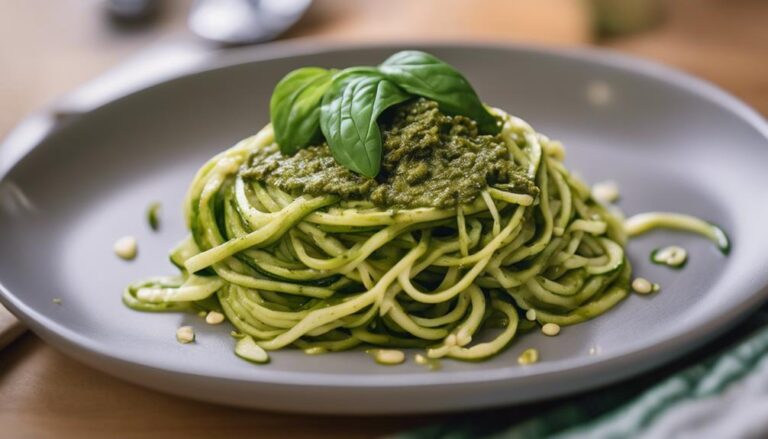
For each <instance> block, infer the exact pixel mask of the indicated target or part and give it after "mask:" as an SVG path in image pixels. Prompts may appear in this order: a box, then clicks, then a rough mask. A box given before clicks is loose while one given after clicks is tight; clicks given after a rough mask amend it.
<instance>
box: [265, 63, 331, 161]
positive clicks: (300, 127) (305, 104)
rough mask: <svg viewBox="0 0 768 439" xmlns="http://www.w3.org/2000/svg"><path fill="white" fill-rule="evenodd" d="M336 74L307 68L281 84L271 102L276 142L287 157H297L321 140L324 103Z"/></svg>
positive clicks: (283, 80) (316, 68)
mask: <svg viewBox="0 0 768 439" xmlns="http://www.w3.org/2000/svg"><path fill="white" fill-rule="evenodd" d="M334 73H335V72H334V71H330V70H326V69H322V68H319V67H304V68H301V69H298V70H294V71H292V72H291V73H289V74H287V75H286V76H285V77H284V78H283V79H281V80H280V82H278V83H277V86H276V87H275V91H274V92H272V98H271V99H270V101H269V112H270V116H271V119H272V127H273V128H274V130H275V141H276V142H277V144H278V145H280V151H282V152H283V154H289V155H290V154H294V153H296V151H298V150H299V149H301V148H303V147H305V146H307V145H309V143H310V142H311V141H312V140H313V139H314V138H315V137H317V135H318V134H319V128H320V103H321V101H322V99H323V95H324V94H325V92H326V91H327V90H328V88H329V87H330V86H331V83H332V78H333V74H334Z"/></svg>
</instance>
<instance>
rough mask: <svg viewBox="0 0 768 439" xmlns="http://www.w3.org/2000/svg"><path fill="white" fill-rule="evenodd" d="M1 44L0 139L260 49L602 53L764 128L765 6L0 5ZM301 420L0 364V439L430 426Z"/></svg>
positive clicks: (409, 1)
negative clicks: (57, 110) (634, 60)
mask: <svg viewBox="0 0 768 439" xmlns="http://www.w3.org/2000/svg"><path fill="white" fill-rule="evenodd" d="M0 32H2V36H3V38H2V39H0V102H1V103H2V110H1V111H0V137H4V136H5V135H7V134H8V133H9V132H10V131H11V130H12V129H13V127H14V126H15V125H16V124H18V123H19V122H20V121H21V120H22V119H23V118H24V117H25V116H26V115H27V114H29V113H32V112H34V111H38V110H40V109H41V108H43V107H46V106H50V105H58V103H59V102H60V101H61V96H64V95H66V94H67V93H70V92H71V91H72V90H75V89H78V88H79V87H81V86H82V85H83V84H86V83H93V81H94V80H97V79H98V78H104V77H105V76H104V75H107V76H109V75H110V73H109V72H112V73H111V75H112V77H117V79H118V81H122V80H128V79H129V78H126V77H124V76H120V75H117V76H115V74H114V72H116V71H120V66H121V65H122V66H125V65H128V64H131V63H133V65H136V63H137V60H140V61H141V62H142V63H143V64H141V65H142V67H141V68H131V69H125V68H123V69H122V71H123V72H125V71H131V72H134V73H136V74H138V75H139V76H141V75H144V76H145V77H147V78H149V79H151V78H150V77H151V76H152V75H153V74H154V73H153V72H159V71H166V72H167V71H168V69H171V70H172V69H173V67H174V65H175V63H180V62H182V60H184V59H189V57H190V56H192V57H195V56H201V55H206V54H215V53H217V51H232V50H243V48H242V47H243V46H244V45H246V44H267V43H268V41H271V40H292V41H295V42H297V43H300V42H302V41H304V42H319V41H334V42H341V43H359V42H376V41H402V42H404V43H406V42H413V41H436V40H439V41H453V42H457V41H461V42H464V41H470V42H495V43H522V44H537V45H544V46H549V45H552V46H558V47H589V46H597V47H603V48H608V49H612V50H617V51H620V52H624V53H628V54H632V55H637V56H641V57H644V58H649V59H652V60H656V61H659V62H662V63H664V64H667V65H671V66H674V67H677V68H679V69H682V70H684V71H686V72H688V73H691V74H694V75H697V76H700V77H702V78H704V79H707V80H709V81H711V82H714V83H715V84H717V85H719V86H720V87H722V88H724V89H726V90H727V91H729V92H731V93H733V94H735V95H736V96H738V97H739V98H741V99H742V100H744V101H746V102H747V103H748V104H750V105H751V106H753V107H755V108H756V109H757V110H758V111H759V112H761V113H762V114H763V115H766V114H768V0H536V1H532V0H357V1H350V0H314V1H311V0H261V1H258V0H198V1H191V0H0ZM406 45H407V44H404V46H406ZM175 51H176V52H178V53H179V54H180V55H179V56H178V57H174V56H171V55H172V54H173V53H176V52H175ZM147 54H155V56H147ZM157 54H163V55H162V56H157ZM147 78H144V79H147ZM139 79H141V78H139ZM131 80H135V78H134V79H131ZM113 83H114V82H113ZM0 245H2V243H0ZM1 308H2V307H1V306H0V347H2V345H3V344H4V343H6V342H10V336H8V337H6V339H5V340H4V339H3V334H4V333H5V334H11V333H13V336H14V338H15V335H17V334H18V333H19V332H20V331H18V330H15V331H7V330H6V329H7V328H11V327H16V328H18V325H17V323H15V321H14V320H13V319H12V317H10V315H9V314H7V312H5V311H4V310H3V309H1ZM4 313H5V314H4ZM537 409H538V407H537V406H529V407H522V408H519V409H516V410H515V413H514V414H511V413H510V412H509V411H506V412H500V411H497V412H492V413H490V414H489V415H487V416H491V417H493V416H503V417H505V419H506V418H507V417H508V416H513V417H514V416H523V415H524V414H525V413H531V412H533V411H535V410H537ZM94 418H96V419H99V425H98V426H95V425H94V424H93V423H92V422H90V421H89V419H94ZM130 419H141V420H142V422H126V420H130ZM297 419H298V417H296V416H292V415H278V414H266V413H258V412H251V411H245V410H235V409H229V408H225V407H216V406H211V405H208V404H203V403H198V402H192V401H186V400H181V399H179V398H175V397H172V396H166V395H161V394H158V393H155V392H152V391H149V390H145V389H142V388H138V387H136V386H133V385H130V384H127V383H123V382H121V381H118V380H116V379H114V378H111V377H108V376H106V375H104V374H102V373H99V372H95V371H93V370H90V369H88V368H86V367H85V366H82V365H80V364H79V363H76V362H75V361H74V360H71V359H69V358H67V357H64V356H63V355H61V354H59V353H58V352H57V351H55V350H53V348H51V347H48V346H46V345H45V344H44V343H43V342H42V341H40V340H39V339H38V338H37V337H36V336H34V335H33V334H31V333H27V334H25V335H23V336H21V337H20V338H19V339H18V340H16V341H14V342H13V344H11V345H9V346H7V347H5V348H4V349H3V350H2V351H0V437H6V436H4V432H26V433H29V434H30V436H29V437H42V436H37V434H43V435H45V436H46V437H54V436H55V437H80V436H79V435H80V434H84V433H94V431H96V432H98V431H101V432H102V433H104V434H105V437H106V436H108V435H109V433H114V432H116V431H121V432H123V433H125V436H123V437H152V436H153V435H154V434H157V433H163V434H166V433H169V434H170V433H175V434H181V433H183V435H184V437H198V436H199V437H208V436H210V435H211V434H221V433H226V432H230V433H238V432H239V433H244V432H253V433H263V434H265V435H269V432H273V433H275V432H279V433H280V434H283V435H285V436H288V437H302V436H304V437H306V436H314V435H316V434H318V433H321V432H325V433H329V434H330V435H332V436H334V437H366V436H369V435H370V434H371V433H372V432H379V433H384V432H394V431H398V430H401V429H403V428H409V427H414V426H420V425H426V424H428V423H431V422H434V421H435V420H437V419H439V418H438V417H414V418H403V419H397V420H393V419H391V418H374V419H366V418H355V419H345V420H344V421H343V422H340V420H339V419H338V418H330V419H329V418H322V417H310V416H303V417H301V421H300V422H299V421H297ZM224 420H226V422H227V424H226V425H227V426H228V427H227V428H228V430H222V425H224V424H223V421H224ZM94 429H95V430H94ZM8 437H26V436H23V435H20V436H17V435H13V436H8ZM166 437H171V436H166Z"/></svg>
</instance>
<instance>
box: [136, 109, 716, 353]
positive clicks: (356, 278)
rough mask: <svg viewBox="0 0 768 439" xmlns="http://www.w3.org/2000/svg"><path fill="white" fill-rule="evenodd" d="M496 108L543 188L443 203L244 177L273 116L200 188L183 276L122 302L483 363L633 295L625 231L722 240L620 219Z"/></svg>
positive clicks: (511, 147) (317, 341)
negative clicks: (535, 332) (521, 336)
mask: <svg viewBox="0 0 768 439" xmlns="http://www.w3.org/2000/svg"><path fill="white" fill-rule="evenodd" d="M494 111H495V113H496V114H497V115H498V116H499V117H500V118H501V119H502V120H503V129H502V133H501V138H502V139H503V141H504V143H505V144H506V146H507V149H508V152H509V155H508V160H510V161H513V162H514V163H515V164H516V165H518V166H519V167H520V168H521V169H523V170H524V171H525V173H526V175H527V177H528V178H529V179H530V180H531V181H532V182H533V183H535V186H536V187H537V188H538V195H536V196H532V195H530V194H520V193H514V192H513V191H510V190H509V187H508V186H505V187H494V186H493V185H492V184H491V185H490V186H488V187H487V188H485V189H484V190H483V191H482V192H481V195H480V196H478V197H477V198H476V199H475V200H474V201H473V202H471V203H466V204H464V205H459V206H458V207H456V208H448V209H445V208H432V207H424V208H413V209H386V208H380V207H376V206H374V205H373V204H371V203H370V202H367V201H345V200H341V199H340V198H339V197H337V196H332V195H325V196H310V195H301V196H293V195H291V194H289V193H286V192H284V191H282V190H280V189H278V188H276V187H273V186H270V185H268V184H266V183H264V182H259V181H250V180H248V179H244V178H243V176H242V175H241V172H242V170H243V169H244V168H245V166H246V164H247V162H248V159H249V157H251V156H252V155H253V154H254V153H255V152H257V151H259V150H261V149H263V148H268V147H274V146H275V145H274V136H273V131H272V127H271V126H270V125H267V126H266V127H265V128H264V129H263V130H261V131H260V132H259V133H258V134H257V135H255V136H253V137H251V138H248V139H245V140H243V141H241V142H240V143H238V144H237V145H235V146H234V147H232V148H231V149H229V150H227V151H224V152H222V153H220V154H218V155H217V156H215V157H214V158H212V159H211V160H210V161H209V162H208V163H206V164H205V165H204V166H203V167H202V168H201V169H200V170H199V172H198V173H197V175H196V176H195V178H194V180H193V181H192V184H191V185H190V187H189V192H188V194H187V197H186V201H185V204H184V213H185V216H186V223H187V226H188V228H189V230H190V236H189V237H188V238H187V239H185V240H184V241H183V242H182V243H181V244H180V245H179V246H178V247H177V248H176V249H174V250H173V252H172V254H171V260H172V261H173V262H174V264H176V265H177V266H178V267H179V268H180V269H181V272H182V273H181V275H179V276H173V277H157V278H150V279H147V280H143V281H140V282H137V283H135V284H132V285H130V286H129V287H128V288H127V289H126V290H125V293H124V297H123V300H124V302H125V304H126V305H128V306H129V307H131V308H134V309H137V310H144V311H183V310H189V309H203V310H211V309H216V310H220V311H221V312H223V313H224V314H225V316H226V318H227V319H228V320H229V322H230V323H231V324H232V325H233V326H234V327H235V328H236V329H237V331H236V333H235V335H236V336H237V337H238V338H241V339H246V340H247V342H244V343H242V345H248V346H250V347H251V350H253V344H252V343H251V340H252V341H253V342H254V343H255V345H257V346H258V347H260V348H261V349H264V350H267V351H270V350H277V349H282V348H287V347H295V348H299V349H302V350H304V351H305V352H307V353H318V352H327V351H341V350H347V349H351V348H354V347H356V346H358V345H361V344H365V345H369V346H370V345H372V346H375V347H382V348H410V347H415V348H425V349H427V355H428V357H430V358H441V357H449V358H455V359H460V360H480V359H484V358H487V357H490V356H493V355H495V354H496V353H498V352H500V351H501V350H503V349H504V348H505V347H507V346H508V345H509V344H510V343H511V341H512V340H513V339H514V338H515V336H516V335H517V333H518V332H520V331H522V330H526V329H531V328H532V327H533V326H534V325H535V322H531V321H529V320H527V319H525V318H520V317H519V316H520V315H525V313H526V311H527V310H535V313H531V314H535V319H536V321H537V322H538V324H540V325H544V324H546V323H554V324H557V325H572V324H576V323H580V322H583V321H585V320H587V319H591V318H593V317H595V316H598V315H600V314H602V313H604V312H606V311H607V310H609V309H610V308H612V307H613V306H615V305H616V304H617V303H619V302H620V301H621V300H622V299H624V298H625V297H626V296H627V294H628V291H629V283H630V276H631V268H630V264H629V262H628V260H627V257H626V254H625V251H624V246H625V244H626V239H627V231H628V232H629V234H638V233H642V232H644V231H646V230H647V229H648V228H650V227H656V226H670V227H688V226H690V228H694V229H697V230H699V231H700V232H702V233H704V234H705V235H707V236H710V237H711V239H713V240H716V241H718V242H721V238H720V237H719V236H716V235H713V234H712V233H714V232H712V230H711V229H709V228H707V227H706V226H708V224H707V223H704V222H702V221H700V220H696V221H698V222H696V221H693V220H695V219H693V220H691V219H690V217H682V216H678V217H671V216H658V215H657V216H650V217H648V216H646V217H634V218H631V219H630V220H629V222H628V224H627V227H626V228H625V225H624V224H623V223H622V221H621V220H620V219H619V218H617V217H616V216H614V215H613V214H612V213H611V212H609V211H608V210H607V209H606V208H605V207H604V206H602V205H601V204H599V203H597V202H596V201H595V200H593V199H592V198H591V196H590V192H589V188H588V187H587V186H586V185H585V184H584V183H582V182H581V181H580V180H578V179H577V178H576V177H575V176H573V175H571V174H570V173H569V172H568V171H567V169H566V168H565V166H564V165H563V163H562V159H563V148H562V145H561V144H560V143H559V142H554V141H551V140H549V139H548V138H546V137H545V136H543V135H541V134H539V133H537V132H535V131H534V130H533V129H532V128H531V126H530V125H528V124H527V123H526V122H524V121H522V120H521V119H519V118H516V117H513V116H510V115H507V114H505V113H503V112H502V111H500V110H494ZM692 221H693V222H692ZM718 230H719V229H718ZM484 330H485V331H484ZM257 351H258V350H257ZM258 352H260V351H258ZM241 356H243V355H241ZM244 358H246V357H245V356H244ZM259 358H260V359H261V355H260V354H259ZM254 361H256V360H254ZM259 361H260V360H259Z"/></svg>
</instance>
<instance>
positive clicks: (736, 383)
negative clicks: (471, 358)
mask: <svg viewBox="0 0 768 439" xmlns="http://www.w3.org/2000/svg"><path fill="white" fill-rule="evenodd" d="M398 437H400V438H402V439H432V438H451V439H461V438H484V437H485V438H495V439H502V438H503V439H513V438H543V437H546V438H559V439H566V438H568V439H570V438H584V437H586V438H590V439H592V438H628V437H632V438H692V439H693V438H697V439H698V438H729V439H730V438H761V437H768V307H763V308H762V309H760V310H759V311H758V312H756V313H755V314H754V315H752V316H750V317H749V318H748V319H746V321H745V322H743V323H742V324H740V325H739V326H738V327H736V328H735V329H733V330H731V331H730V332H729V333H727V334H726V335H725V336H723V337H720V338H719V339H717V340H716V341H714V342H712V343H710V344H708V345H707V346H705V347H704V348H702V349H700V350H698V351H697V352H695V353H694V354H691V355H689V356H686V357H685V358H683V359H682V360H680V361H677V362H676V363H674V364H672V365H670V366H667V367H664V368H662V369H660V370H658V371H655V372H651V373H649V374H645V375H642V376H640V377H638V378H635V379H633V380H629V381H625V382H620V383H617V384H614V385H612V386H609V387H606V388H602V389H598V390H596V391H592V392H589V393H586V394H582V395H579V396H575V397H569V398H567V399H564V400H559V401H550V402H547V403H539V404H535V405H531V406H519V407H513V408H509V409H503V410H494V411H490V412H477V413H468V414H464V415H460V416H457V417H455V418H453V419H452V420H451V421H450V422H447V423H443V424H438V425H432V426H428V427H426V428H422V429H419V430H414V431H410V432H405V433H403V434H401V435H399V436H398Z"/></svg>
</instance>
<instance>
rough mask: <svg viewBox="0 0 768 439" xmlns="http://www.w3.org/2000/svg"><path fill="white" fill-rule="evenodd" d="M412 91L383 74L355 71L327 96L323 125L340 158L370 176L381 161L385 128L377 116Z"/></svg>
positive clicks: (332, 146) (332, 150) (333, 149)
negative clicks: (380, 126)
mask: <svg viewBox="0 0 768 439" xmlns="http://www.w3.org/2000/svg"><path fill="white" fill-rule="evenodd" d="M409 97H410V95H409V94H408V93H406V92H405V91H403V90H402V89H401V88H400V87H398V86H396V85H395V84H394V83H393V82H391V81H389V80H387V79H386V78H384V77H383V76H381V75H373V74H366V75H355V76H353V77H351V78H350V79H348V80H347V81H345V82H343V83H342V84H340V85H339V86H338V87H337V89H334V90H331V92H330V93H326V95H325V96H324V97H323V104H322V107H320V129H322V131H323V135H324V136H325V139H326V141H327V142H328V146H329V147H330V148H331V153H332V154H333V158H334V159H336V161H337V162H338V163H339V164H341V165H343V166H345V167H347V168H349V169H351V170H353V171H355V172H357V173H359V174H362V175H365V176H366V177H375V176H376V174H378V173H379V167H380V165H381V131H380V130H379V125H378V123H377V122H376V119H378V118H379V116H380V115H381V113H382V112H384V110H386V109H387V108H389V107H391V106H392V105H395V104H399V103H400V102H403V101H405V100H406V99H408V98H409Z"/></svg>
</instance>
